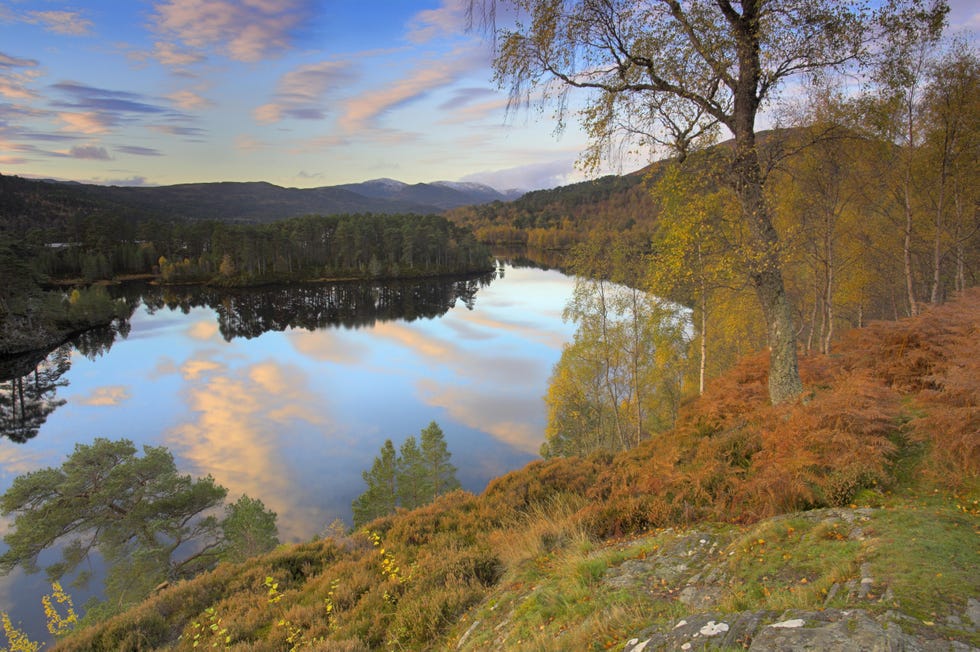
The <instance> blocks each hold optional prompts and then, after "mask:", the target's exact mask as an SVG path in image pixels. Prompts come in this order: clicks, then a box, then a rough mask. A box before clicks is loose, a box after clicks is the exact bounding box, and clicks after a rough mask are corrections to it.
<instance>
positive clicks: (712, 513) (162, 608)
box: [54, 290, 980, 650]
mask: <svg viewBox="0 0 980 652" xmlns="http://www.w3.org/2000/svg"><path fill="white" fill-rule="evenodd" d="M978 349H980V291H978V290H971V291H969V292H967V293H966V294H964V295H962V296H960V297H958V298H957V299H956V300H954V301H952V302H950V303H948V304H945V305H940V306H935V307H932V308H929V309H928V310H926V311H925V312H924V313H923V314H922V315H920V316H918V317H916V318H911V319H905V320H901V321H897V322H876V323H873V324H871V325H869V326H867V327H865V328H862V329H858V330H854V331H851V332H849V333H847V334H845V335H844V336H843V338H842V340H841V342H840V343H839V344H838V345H837V346H835V348H834V349H833V351H832V352H831V353H830V354H829V355H816V354H814V355H809V356H806V357H804V358H803V359H802V361H801V367H802V374H803V377H804V382H805V386H806V394H805V396H804V398H803V399H802V400H801V401H799V402H798V403H796V404H794V405H783V406H779V407H771V406H770V405H769V403H768V400H767V393H766V373H767V372H766V369H767V360H766V356H765V355H756V356H751V357H749V358H746V359H744V360H743V361H742V362H741V363H740V364H738V365H737V367H736V368H735V369H733V370H732V371H731V372H730V373H728V374H727V375H725V376H723V377H721V378H718V379H716V380H715V381H714V382H712V383H711V384H710V386H709V388H708V391H707V392H706V394H705V395H704V396H703V397H702V398H700V399H698V400H696V401H693V402H691V403H689V404H688V405H686V406H685V407H684V409H683V413H682V416H681V418H680V420H679V423H678V426H677V428H676V429H675V430H674V431H672V432H669V433H666V434H663V435H658V436H656V437H655V438H653V439H651V440H648V441H647V442H645V443H644V444H642V445H641V446H639V447H638V448H636V449H634V450H632V451H629V452H626V453H623V454H620V455H616V456H611V455H607V456H596V457H591V458H588V459H576V458H572V459H556V460H551V461H547V462H545V461H541V462H535V463H532V464H530V465H529V466H527V467H526V468H524V469H522V470H520V471H516V472H513V473H510V474H508V475H506V476H504V477H501V478H499V479H497V480H496V481H494V482H492V483H491V484H490V486H489V487H488V488H487V489H486V490H485V491H484V492H483V493H482V494H480V495H472V494H469V493H466V492H462V491H457V492H455V493H452V494H449V495H446V496H443V497H442V498H440V499H438V500H437V501H436V502H435V503H433V504H431V505H428V506H426V507H423V508H420V509H417V510H414V511H411V512H400V513H398V514H397V515H395V516H391V517H388V518H384V519H380V520H377V521H375V522H373V523H371V524H369V525H368V527H367V528H366V530H365V531H360V532H354V533H349V532H344V531H339V530H332V531H328V532H325V533H324V534H323V536H322V537H321V538H319V539H318V540H315V541H311V542H309V543H305V544H301V545H295V546H286V547H282V548H280V549H278V550H276V551H275V552H273V553H271V554H269V555H266V556H264V557H260V558H256V559H252V560H250V561H247V562H245V563H242V564H239V565H231V564H224V565H221V566H219V567H218V568H217V569H216V570H214V571H213V572H209V573H206V574H204V575H202V576H199V577H197V578H196V579H194V580H190V581H184V582H180V583H178V584H175V585H172V586H167V587H164V588H161V589H160V590H159V591H158V592H157V593H156V594H155V595H154V596H153V597H151V598H150V599H148V600H147V601H146V602H145V603H144V604H142V605H140V606H139V607H137V608H135V609H132V610H131V611H129V612H126V613H123V614H121V615H119V616H116V617H114V618H112V619H111V620H109V621H108V622H105V623H102V624H99V625H96V626H92V627H89V628H87V629H82V630H81V631H76V632H74V633H72V634H71V635H69V636H68V637H67V638H65V639H63V640H61V641H60V642H59V643H57V644H56V645H55V646H54V649H57V650H121V649H125V650H136V649H140V650H149V649H188V650H189V649H192V648H194V647H207V648H211V647H218V648H227V649H237V650H286V649H317V650H368V649H403V650H423V649H457V648H458V649H488V650H491V649H492V650H496V649H514V650H524V649H536V650H584V649H630V650H639V649H641V647H638V646H640V645H641V644H642V643H643V642H644V641H649V645H648V646H647V647H646V649H647V650H650V649H689V648H685V647H683V646H684V645H685V644H688V643H691V642H692V641H693V642H694V643H695V644H697V645H698V646H701V645H702V644H703V645H705V646H706V647H708V648H711V647H716V648H718V647H721V648H724V649H731V648H741V647H742V646H746V645H749V644H753V643H754V642H757V643H758V645H759V648H755V647H754V648H753V649H794V646H800V645H803V644H807V645H810V644H812V645H817V646H818V648H819V649H856V648H854V647H850V648H849V647H848V646H849V645H859V643H860V641H861V640H875V639H876V637H877V638H879V639H880V640H886V639H887V640H891V641H893V642H895V644H896V645H905V646H911V645H917V646H920V647H921V646H925V645H929V646H931V647H928V649H954V647H953V644H952V643H950V641H951V640H953V641H958V642H959V643H958V644H959V645H960V646H961V647H956V648H955V649H966V648H963V647H962V645H966V646H978V645H980V635H978V633H977V628H978V627H980V622H977V621H978V620H980V613H978V610H980V604H978V598H980V576H978V574H977V570H976V569H977V567H978V561H980V560H978V559H977V553H978V551H977V548H976V541H977V538H976V537H977V534H978V529H977V528H978V523H980V521H978V515H980V502H978V500H980V483H978V473H980V436H978V432H980V350H978ZM794 637H796V638H794ZM860 637H871V638H870V639H864V638H860ZM882 637H884V638H882ZM631 640H632V643H630V641H631ZM821 641H823V643H821ZM835 641H836V642H835ZM766 645H768V646H769V647H765V646H766ZM779 645H783V646H784V647H779ZM824 646H828V647H824ZM818 648H811V649H818Z"/></svg>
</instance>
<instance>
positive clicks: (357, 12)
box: [0, 0, 980, 189]
mask: <svg viewBox="0 0 980 652" xmlns="http://www.w3.org/2000/svg"><path fill="white" fill-rule="evenodd" d="M952 5H953V13H952V15H951V23H952V25H953V26H954V27H962V26H969V27H973V28H974V29H976V27H977V26H978V25H980V18H978V16H980V13H978V12H977V10H976V9H975V8H974V3H973V2H971V1H970V0H954V2H952ZM464 6H465V0H430V1H422V0H391V1H384V0H382V1H374V2H370V3H361V2H349V1H339V0H126V1H124V2H119V1H115V0H112V1H110V0H100V1H92V2H64V1H61V0H34V1H30V2H28V1H24V0H10V1H6V2H3V1H0V172H2V173H3V174H17V175H22V176H36V177H50V178H59V179H72V180H78V181H87V182H95V183H114V184H128V185H141V184H144V185H146V184H148V185H160V184H172V183H184V182H194V181H260V180H261V181H269V182H272V183H276V184H279V185H284V186H297V187H314V186H322V185H333V184H338V183H349V182H358V181H364V180H367V179H373V178H379V177H391V178H396V179H400V180H402V181H405V182H409V183H417V182H426V181H435V180H440V179H445V180H450V181H458V180H464V181H469V180H474V181H481V182H484V183H489V184H490V185H493V186H495V187H497V188H500V189H506V188H514V187H518V188H525V189H529V188H539V187H552V186H556V185H560V184H562V183H567V182H571V181H574V180H578V179H579V178H581V177H580V175H578V174H577V173H576V172H575V171H574V161H575V159H576V157H577V155H578V153H579V152H580V151H581V150H582V148H583V146H584V139H583V137H582V136H581V134H580V133H579V132H578V131H577V130H576V129H575V128H574V121H573V124H572V125H571V127H570V128H569V130H567V131H566V132H565V133H564V135H563V136H562V137H561V138H557V137H556V136H555V135H554V133H553V127H554V123H553V121H552V120H551V119H550V114H549V112H548V111H545V112H544V113H539V112H536V111H533V110H532V111H528V112H519V113H518V114H516V115H515V114H514V113H511V114H510V116H508V114H507V112H506V103H507V98H506V95H505V93H503V92H501V91H498V90H496V88H495V86H494V84H493V82H492V80H491V77H492V75H491V71H490V68H489V60H490V52H489V49H488V44H487V42H486V40H485V39H484V38H483V36H482V34H480V33H479V32H478V31H477V32H475V33H474V32H472V31H467V30H466V15H465V10H464ZM627 166H628V164H627ZM636 166H637V167H638V166H639V163H637V165H636ZM627 171H628V170H627Z"/></svg>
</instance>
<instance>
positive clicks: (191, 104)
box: [167, 89, 214, 111]
mask: <svg viewBox="0 0 980 652" xmlns="http://www.w3.org/2000/svg"><path fill="white" fill-rule="evenodd" d="M167 99H168V100H170V101H171V102H173V103H174V104H175V105H176V106H177V107H179V108H181V109H184V110H187V111H194V110H197V109H206V108H208V107H210V106H212V105H213V104H214V103H213V102H211V100H209V99H207V98H206V97H204V96H203V95H201V94H199V93H197V92H196V91H192V90H190V89H184V90H181V91H176V92H174V93H170V94H169V95H167Z"/></svg>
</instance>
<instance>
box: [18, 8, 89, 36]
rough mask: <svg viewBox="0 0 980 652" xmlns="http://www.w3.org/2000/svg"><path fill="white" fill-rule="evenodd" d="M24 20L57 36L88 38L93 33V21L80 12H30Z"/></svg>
mask: <svg viewBox="0 0 980 652" xmlns="http://www.w3.org/2000/svg"><path fill="white" fill-rule="evenodd" d="M23 20H24V22H27V23H32V24H34V25H40V26H42V27H43V28H44V29H46V30H48V31H49V32H54V33H55V34H67V35H70V36H87V35H89V34H91V33H92V31H91V30H92V21H91V20H89V19H87V18H85V17H84V16H83V15H82V14H81V12H78V11H28V12H27V13H26V14H24V18H23Z"/></svg>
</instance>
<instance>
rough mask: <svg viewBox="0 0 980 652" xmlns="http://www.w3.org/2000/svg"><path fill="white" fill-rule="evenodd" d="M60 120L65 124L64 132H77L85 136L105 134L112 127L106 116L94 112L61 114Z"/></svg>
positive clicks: (59, 115)
mask: <svg viewBox="0 0 980 652" xmlns="http://www.w3.org/2000/svg"><path fill="white" fill-rule="evenodd" d="M58 119H59V120H61V121H62V122H64V123H65V126H64V127H62V129H61V130H62V131H77V132H79V133H83V134H104V133H106V132H108V131H109V127H110V126H112V125H111V123H110V122H109V120H108V119H107V118H106V116H104V115H100V114H98V113H95V112H94V111H86V112H85V113H68V112H65V113H59V114H58Z"/></svg>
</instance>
